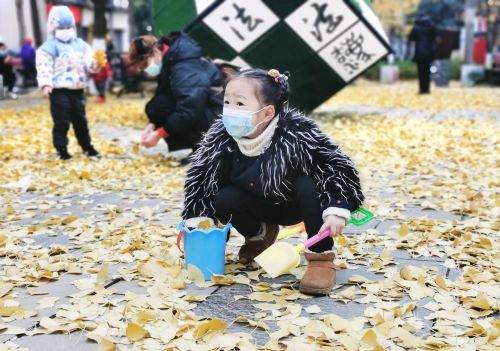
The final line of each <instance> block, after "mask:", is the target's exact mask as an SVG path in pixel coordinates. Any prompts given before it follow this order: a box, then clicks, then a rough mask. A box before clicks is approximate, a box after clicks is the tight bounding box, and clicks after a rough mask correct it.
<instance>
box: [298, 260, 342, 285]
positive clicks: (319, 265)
mask: <svg viewBox="0 0 500 351" xmlns="http://www.w3.org/2000/svg"><path fill="white" fill-rule="evenodd" d="M304 256H305V258H306V260H307V261H308V262H309V264H308V266H307V270H306V273H305V274H304V277H302V280H301V281H300V292H301V293H303V294H307V295H327V294H329V293H330V291H332V288H333V287H334V286H335V277H336V272H335V266H334V264H333V260H334V259H335V254H334V253H333V252H325V253H315V252H306V253H305V254H304Z"/></svg>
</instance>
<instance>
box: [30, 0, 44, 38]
mask: <svg viewBox="0 0 500 351" xmlns="http://www.w3.org/2000/svg"><path fill="white" fill-rule="evenodd" d="M30 2H31V21H32V23H33V34H34V35H35V46H39V45H41V44H42V41H43V40H42V31H41V29H40V17H38V4H37V0H30Z"/></svg>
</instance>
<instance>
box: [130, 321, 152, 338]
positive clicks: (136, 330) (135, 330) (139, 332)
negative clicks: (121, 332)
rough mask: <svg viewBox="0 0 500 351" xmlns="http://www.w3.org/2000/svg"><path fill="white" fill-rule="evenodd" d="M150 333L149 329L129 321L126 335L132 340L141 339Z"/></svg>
mask: <svg viewBox="0 0 500 351" xmlns="http://www.w3.org/2000/svg"><path fill="white" fill-rule="evenodd" d="M147 334H148V332H147V330H146V329H144V328H143V327H141V326H140V325H139V324H136V323H129V324H128V325H127V330H126V331H125V335H126V336H127V339H129V340H130V341H139V340H141V339H142V338H144V337H145V336H146V335H147Z"/></svg>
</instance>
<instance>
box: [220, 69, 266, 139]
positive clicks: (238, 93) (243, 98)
mask: <svg viewBox="0 0 500 351" xmlns="http://www.w3.org/2000/svg"><path fill="white" fill-rule="evenodd" d="M256 84H257V83H255V82H253V81H252V80H250V79H248V78H235V79H233V80H231V81H230V82H229V83H227V85H226V91H225V93H224V107H229V108H234V109H239V110H247V111H259V110H261V111H259V112H257V113H255V114H254V115H253V125H257V124H259V123H261V124H260V126H259V127H263V128H259V130H258V131H262V130H264V129H265V127H266V126H267V124H268V122H269V121H271V120H272V119H273V117H274V115H275V111H274V106H273V105H267V106H265V105H263V104H262V103H261V102H260V100H259V97H258V96H257V89H258V87H257V86H256ZM260 129H262V130H260ZM258 134H260V133H258ZM258 134H257V135H258ZM250 137H251V136H250Z"/></svg>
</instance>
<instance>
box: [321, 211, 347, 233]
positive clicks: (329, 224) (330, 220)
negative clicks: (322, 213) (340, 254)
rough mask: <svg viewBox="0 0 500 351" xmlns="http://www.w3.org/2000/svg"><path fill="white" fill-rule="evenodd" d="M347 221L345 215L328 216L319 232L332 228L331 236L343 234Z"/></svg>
mask: <svg viewBox="0 0 500 351" xmlns="http://www.w3.org/2000/svg"><path fill="white" fill-rule="evenodd" d="M345 222H346V220H345V218H343V217H339V216H335V215H330V216H326V217H325V223H324V224H323V226H322V227H321V229H320V230H319V232H320V233H321V232H322V231H323V230H325V229H326V228H330V236H332V237H334V236H337V235H341V234H342V231H343V230H344V228H345Z"/></svg>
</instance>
